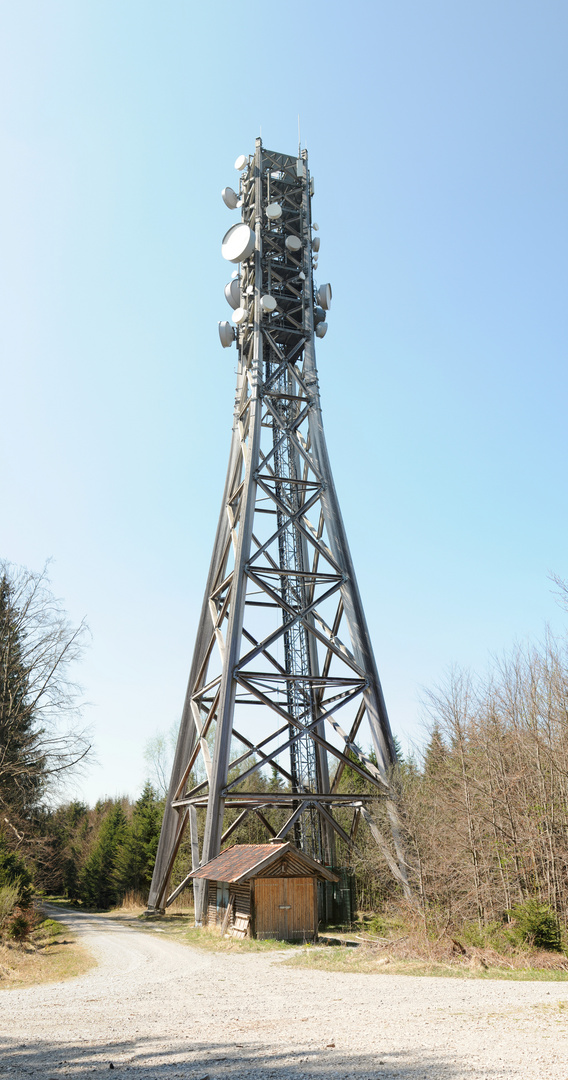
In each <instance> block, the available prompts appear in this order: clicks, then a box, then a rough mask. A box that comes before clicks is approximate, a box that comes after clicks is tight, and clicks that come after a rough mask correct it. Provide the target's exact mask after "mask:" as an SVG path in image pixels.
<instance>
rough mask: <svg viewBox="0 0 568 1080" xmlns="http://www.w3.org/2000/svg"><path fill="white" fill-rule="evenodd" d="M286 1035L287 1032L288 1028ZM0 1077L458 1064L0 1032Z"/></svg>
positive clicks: (292, 1074)
mask: <svg viewBox="0 0 568 1080" xmlns="http://www.w3.org/2000/svg"><path fill="white" fill-rule="evenodd" d="M290 1036H291V1041H292V1040H293V1032H292V1031H290ZM0 1060H1V1065H0V1077H2V1080H4V1078H6V1080H28V1078H33V1077H41V1078H42V1080H61V1078H63V1077H76V1078H81V1080H82V1078H83V1077H87V1076H88V1077H102V1076H105V1077H111V1076H112V1077H113V1080H114V1078H116V1080H119V1077H128V1078H132V1080H177V1078H181V1080H205V1078H208V1080H223V1077H231V1078H233V1080H241V1078H242V1080H308V1078H313V1080H332V1078H333V1080H339V1078H341V1080H343V1078H348V1080H383V1078H385V1080H386V1078H387V1077H396V1078H397V1080H426V1078H427V1080H457V1078H459V1080H462V1078H463V1077H464V1075H465V1074H464V1068H463V1064H461V1065H460V1064H459V1063H457V1062H455V1061H450V1060H448V1059H447V1058H445V1057H444V1056H443V1055H441V1054H433V1053H431V1052H427V1051H420V1050H416V1051H415V1052H414V1053H413V1054H412V1055H409V1054H408V1053H400V1054H392V1053H391V1054H385V1055H384V1056H383V1057H375V1056H371V1055H369V1054H353V1053H351V1054H344V1053H342V1051H341V1049H340V1048H333V1047H328V1048H325V1049H323V1048H322V1049H319V1048H318V1049H317V1050H313V1051H312V1052H311V1053H307V1052H306V1051H305V1050H304V1051H302V1052H301V1053H298V1054H295V1053H294V1051H293V1050H292V1051H290V1050H288V1051H287V1052H285V1053H284V1052H283V1053H277V1052H269V1053H268V1052H267V1053H266V1054H263V1053H262V1052H261V1050H260V1048H259V1049H255V1050H250V1049H247V1048H245V1047H242V1048H241V1047H235V1044H234V1043H232V1044H227V1045H223V1044H219V1045H217V1046H216V1047H215V1048H214V1049H212V1048H211V1046H207V1045H205V1044H196V1043H193V1044H188V1045H187V1047H183V1046H179V1045H178V1046H177V1047H175V1048H173V1049H168V1050H166V1051H164V1050H159V1049H157V1048H156V1044H155V1042H154V1041H152V1045H150V1044H149V1043H148V1045H147V1046H146V1045H145V1040H144V1039H138V1040H136V1042H134V1041H132V1042H129V1041H125V1042H117V1043H113V1044H112V1045H110V1046H107V1047H99V1046H86V1045H82V1046H76V1045H73V1044H71V1043H68V1044H66V1043H63V1042H61V1043H57V1044H54V1043H51V1042H35V1043H34V1045H33V1046H31V1045H30V1046H27V1045H25V1046H22V1045H19V1046H17V1045H15V1044H14V1043H11V1042H10V1041H9V1040H7V1039H0ZM497 1075H498V1073H496V1072H493V1071H492V1070H487V1069H481V1070H480V1071H478V1070H477V1069H474V1068H472V1067H471V1065H469V1066H468V1067H467V1076H468V1077H471V1080H475V1077H476V1076H477V1077H478V1078H479V1080H481V1078H482V1077H483V1080H485V1078H489V1077H490V1076H491V1077H496V1076H497Z"/></svg>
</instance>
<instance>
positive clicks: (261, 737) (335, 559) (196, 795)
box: [149, 139, 408, 920]
mask: <svg viewBox="0 0 568 1080" xmlns="http://www.w3.org/2000/svg"><path fill="white" fill-rule="evenodd" d="M237 167H238V168H239V169H240V170H241V180H240V191H239V193H238V194H237V193H235V192H233V191H232V189H230V188H226V189H225V190H224V192H223V199H224V201H225V203H226V204H227V205H228V206H229V207H230V208H233V209H236V208H237V207H239V208H240V210H241V219H240V222H237V223H236V224H235V225H234V226H232V227H231V229H229V232H228V233H227V235H226V236H225V239H224V241H223V254H224V256H225V257H226V258H227V259H229V260H230V261H232V262H233V263H235V264H238V265H239V270H238V271H237V272H236V274H234V275H233V278H232V280H231V282H229V284H228V285H227V287H226V289H225V295H226V298H227V300H228V302H229V304H230V306H231V307H232V308H233V309H234V314H233V323H234V327H233V325H231V323H229V322H223V323H220V325H219V333H220V337H221V342H222V344H223V345H225V346H230V345H231V344H232V343H233V340H236V344H237V352H238V373H237V391H236V403H235V412H234V424H233V434H232V441H231V450H230V455H229V467H228V470H227V479H226V484H225V491H224V494H223V499H222V504H221V514H220V517H219V524H218V527H217V534H216V537H215V543H214V546H213V555H212V559H211V565H210V570H209V576H208V579H207V585H206V588H205V597H204V601H203V607H202V611H201V617H200V621H199V627H198V631H197V638H196V643H195V651H194V656H193V663H192V666H191V672H190V676H189V684H188V689H187V694H186V699H185V705H184V709H183V714H182V719H181V726H180V732H179V738H178V744H177V749H176V754H175V760H174V765H173V770H172V777H171V783H170V789H169V794H168V798H167V804H166V810H165V814H164V821H163V826H162V832H161V836H160V842H159V847H158V852H157V857H156V864H155V870H154V876H153V880H152V886H151V890H150V897H149V908H150V909H156V908H163V907H165V906H166V905H167V904H168V903H170V902H171V901H172V900H173V898H174V896H175V895H177V894H178V892H179V891H180V889H181V888H182V887H183V883H182V885H180V886H178V888H177V889H176V890H175V891H174V892H173V893H170V894H169V895H168V892H169V879H170V875H171V870H172V866H173V862H174V859H175V856H176V853H177V851H178V849H179V845H180V843H181V840H182V837H183V835H184V832H185V830H186V828H187V826H188V825H189V827H190V834H191V851H192V860H193V868H194V869H195V868H196V867H197V866H199V865H200V864H203V863H205V862H207V861H208V860H209V859H212V858H214V857H215V856H216V855H217V854H218V852H219V850H220V847H221V845H222V844H223V843H224V842H225V841H226V839H228V837H229V835H230V834H231V833H232V832H233V831H234V829H235V828H236V827H237V826H238V825H239V824H240V823H241V822H242V821H243V820H244V819H245V818H246V816H247V815H249V814H251V813H253V814H256V815H257V816H258V818H260V820H261V821H262V822H263V824H264V826H265V827H266V831H267V838H269V837H270V835H273V836H274V835H275V829H274V827H273V826H271V824H270V822H269V820H268V818H267V816H266V811H267V809H270V808H271V807H279V808H284V809H285V810H286V811H287V813H286V815H285V816H286V821H285V824H284V825H283V826H282V828H280V829H279V830H278V836H279V837H282V838H283V837H287V838H288V839H291V840H293V841H294V842H295V843H296V845H297V846H298V847H299V848H301V849H302V850H304V851H305V852H306V854H308V855H309V856H311V857H312V858H315V859H317V860H319V861H321V862H323V863H324V864H327V865H333V864H334V860H335V856H334V839H335V837H336V836H339V837H340V838H341V839H342V840H343V841H344V842H345V843H346V844H348V845H351V844H352V843H353V840H354V837H355V835H356V832H357V828H358V824H359V821H360V819H361V818H363V819H365V820H366V821H367V823H368V824H369V825H370V827H371V829H372V832H373V835H374V836H375V839H376V840H377V842H378V843H379V844H380V845H381V848H382V850H383V852H384V854H385V857H386V858H387V859H388V860H389V863H390V866H391V870H392V871H393V873H394V874H395V876H396V877H397V879H398V880H399V882H400V883H401V884H402V886H403V888H405V890H406V891H407V890H408V886H407V883H406V873H405V867H404V858H403V854H402V850H401V847H400V843H399V839H398V829H397V816H396V809H395V806H394V802H393V800H392V798H391V789H390V772H391V768H392V766H393V764H394V762H395V758H396V755H395V750H394V746H393V740H392V735H391V730H390V726H389V721H388V716H387V711H386V707H385V702H384V699H383V694H382V690H381V685H380V681H379V676H378V672H377V666H376V663H375V658H374V655H373V650H372V647H371V642H370V639H369V633H368V630H367V624H366V621H365V616H364V612H363V607H362V604H361V598H360V595H359V591H358V588H357V582H356V579H355V573H354V570H353V565H352V561H351V555H350V552H349V547H348V544H347V539H346V534H345V529H344V526H343V521H342V518H341V513H340V510H339V504H338V501H337V495H336V492H335V487H334V483H333V477H332V473H331V468H330V464H329V459H328V454H327V449H326V444H325V438H324V432H323V424H322V416H321V409H320V400H319V389H318V379H317V369H316V356H315V347H314V346H315V339H316V338H323V337H324V335H325V333H326V330H327V324H326V322H325V318H326V311H327V310H328V309H329V306H330V302H331V287H330V286H329V285H321V286H319V287H318V286H317V285H316V284H315V283H314V269H315V267H317V261H318V254H317V253H318V250H319V246H320V240H319V236H318V235H317V225H316V224H314V223H312V219H311V198H312V195H313V181H312V180H311V178H310V174H309V171H308V158H307V152H306V151H305V150H304V151H301V152H300V153H299V156H298V157H293V156H288V155H286V154H279V153H273V152H272V151H268V150H265V149H264V147H263V146H262V142H261V140H260V139H257V141H256V148H255V153H254V155H253V156H251V157H250V159H245V158H244V157H243V158H242V159H239V160H238V161H237ZM363 725H365V729H363V727H362V726H363ZM356 739H357V742H356V741H355V740H356ZM364 740H366V743H367V745H368V744H369V742H372V746H373V749H374V757H375V759H376V764H375V762H374V761H373V760H371V758H370V757H369V754H368V753H365V751H364V750H363V749H361V743H362V742H363V745H365V741H364ZM210 747H213V751H212V753H211V750H210ZM200 762H201V771H202V776H203V779H200V780H199V782H195V780H194V777H195V773H196V769H197V768H198V766H199V763H200ZM346 766H349V769H350V770H352V771H353V772H352V773H347V774H345V768H346ZM267 767H269V768H272V769H273V770H275V771H276V774H277V775H278V776H280V777H281V778H282V781H283V783H282V785H281V786H280V788H275V789H274V790H273V791H266V790H263V791H259V790H258V787H259V785H258V784H256V785H255V784H254V782H253V780H252V779H251V778H254V776H255V774H258V773H259V772H261V771H263V770H264V771H266V768H267ZM353 773H355V774H358V775H359V776H361V777H364V778H365V780H366V781H368V782H369V783H370V785H371V790H372V791H374V794H367V795H361V794H357V793H354V792H352V793H349V791H345V790H344V788H345V778H346V777H347V776H349V775H353ZM342 777H343V784H341V783H340V782H341V780H342ZM247 781H249V784H248V786H247ZM264 786H265V787H266V785H264ZM377 797H380V798H384V799H386V801H387V806H388V808H389V816H390V821H391V826H392V833H393V838H394V850H395V852H396V857H394V858H393V857H392V856H391V855H390V853H389V846H388V845H387V844H386V842H385V840H384V839H383V837H382V836H381V834H380V833H379V830H378V828H377V825H376V822H374V820H373V818H372V817H371V813H370V809H369V804H370V803H372V800H373V799H374V800H376V799H377ZM336 807H342V808H349V811H350V825H349V826H348V827H347V828H344V827H343V826H342V825H341V824H340V823H339V822H338V821H337V820H336V816H335V815H334V808H336ZM199 808H203V809H202V810H201V812H202V813H203V812H204V811H205V815H206V817H205V831H204V836H203V844H202V850H201V851H200V850H199V846H200V845H199V841H198V812H199ZM227 810H230V811H231V812H232V814H231V817H232V818H233V820H232V821H231V824H230V825H229V826H228V827H227V823H226V811H227ZM234 811H237V817H236V819H234ZM342 816H343V817H344V815H342ZM344 824H345V822H344ZM201 903H202V900H201V896H200V893H199V890H196V918H197V919H198V920H199V919H200V915H201V911H200V906H201Z"/></svg>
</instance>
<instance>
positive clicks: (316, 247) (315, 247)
mask: <svg viewBox="0 0 568 1080" xmlns="http://www.w3.org/2000/svg"><path fill="white" fill-rule="evenodd" d="M320 244H321V236H314V238H313V240H312V250H313V251H319V249H320Z"/></svg>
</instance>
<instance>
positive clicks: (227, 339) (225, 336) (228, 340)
mask: <svg viewBox="0 0 568 1080" xmlns="http://www.w3.org/2000/svg"><path fill="white" fill-rule="evenodd" d="M219 337H220V339H221V345H222V346H223V348H224V349H228V348H229V346H230V345H232V344H233V341H234V340H235V331H234V329H233V327H232V326H231V324H230V323H229V322H226V321H223V322H220V323H219Z"/></svg>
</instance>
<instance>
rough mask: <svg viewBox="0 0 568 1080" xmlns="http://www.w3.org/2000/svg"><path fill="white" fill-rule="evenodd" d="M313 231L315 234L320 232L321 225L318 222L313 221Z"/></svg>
mask: <svg viewBox="0 0 568 1080" xmlns="http://www.w3.org/2000/svg"><path fill="white" fill-rule="evenodd" d="M312 229H313V230H314V232H319V225H318V223H317V221H312Z"/></svg>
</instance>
